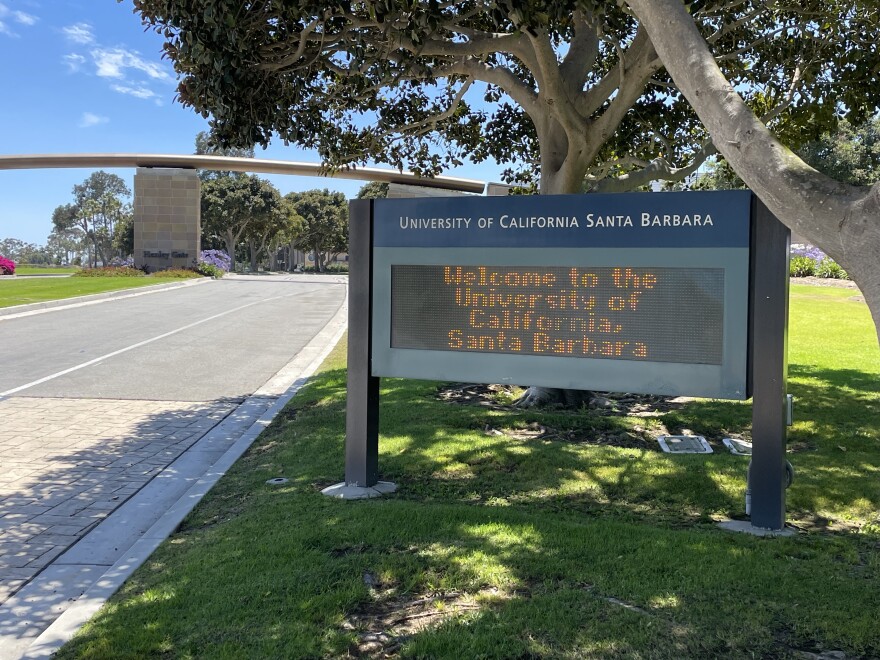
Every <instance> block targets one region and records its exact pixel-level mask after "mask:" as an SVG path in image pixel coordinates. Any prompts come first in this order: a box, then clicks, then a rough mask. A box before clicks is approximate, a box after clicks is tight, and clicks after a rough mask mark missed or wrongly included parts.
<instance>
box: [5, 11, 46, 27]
mask: <svg viewBox="0 0 880 660" xmlns="http://www.w3.org/2000/svg"><path fill="white" fill-rule="evenodd" d="M12 17H13V18H14V19H15V20H16V21H18V22H19V23H21V24H22V25H33V24H34V23H36V22H37V21H38V20H40V19H38V18H37V17H36V16H34V15H33V14H25V13H24V12H23V11H14V12H12Z"/></svg>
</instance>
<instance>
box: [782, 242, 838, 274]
mask: <svg viewBox="0 0 880 660" xmlns="http://www.w3.org/2000/svg"><path fill="white" fill-rule="evenodd" d="M789 273H790V274H791V276H792V277H809V276H811V275H815V276H817V277H825V278H832V279H839V280H848V279H849V275H847V274H846V271H845V270H843V268H841V267H840V266H839V265H838V264H837V262H835V261H834V260H833V259H832V258H831V257H829V256H828V255H827V254H825V253H824V252H822V250H820V249H819V248H817V247H815V246H814V245H802V244H799V243H793V244H792V246H791V260H790V261H789Z"/></svg>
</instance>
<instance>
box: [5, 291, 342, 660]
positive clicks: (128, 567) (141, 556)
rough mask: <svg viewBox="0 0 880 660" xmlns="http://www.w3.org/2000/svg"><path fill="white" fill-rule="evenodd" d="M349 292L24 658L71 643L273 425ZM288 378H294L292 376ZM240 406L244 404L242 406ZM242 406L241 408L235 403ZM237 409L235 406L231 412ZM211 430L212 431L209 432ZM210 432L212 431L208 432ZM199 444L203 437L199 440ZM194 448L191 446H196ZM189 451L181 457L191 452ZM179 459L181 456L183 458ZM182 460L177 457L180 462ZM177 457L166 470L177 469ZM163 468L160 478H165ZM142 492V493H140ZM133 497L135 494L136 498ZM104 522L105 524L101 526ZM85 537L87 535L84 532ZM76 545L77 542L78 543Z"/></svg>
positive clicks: (333, 330)
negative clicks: (235, 428)
mask: <svg viewBox="0 0 880 660" xmlns="http://www.w3.org/2000/svg"><path fill="white" fill-rule="evenodd" d="M347 319H348V294H347V292H346V298H345V301H344V302H343V304H342V305H341V306H340V308H339V309H338V310H337V312H336V314H335V315H334V316H333V318H332V319H331V320H330V321H329V322H328V323H327V324H326V325H325V326H324V328H323V329H322V330H321V331H320V332H319V333H318V334H317V335H315V337H314V338H313V339H312V341H311V342H309V344H308V345H306V346H305V347H304V348H303V349H302V350H301V351H300V352H299V353H298V354H297V355H296V356H294V358H293V359H292V360H291V361H290V362H289V363H288V364H287V365H285V367H283V368H282V369H281V371H279V374H281V373H285V374H289V375H291V376H293V375H294V374H295V375H296V376H297V377H296V380H294V381H293V382H292V383H290V384H289V385H288V387H287V389H286V390H285V391H284V393H283V394H281V396H279V397H278V398H277V399H276V401H275V402H274V403H273V404H272V405H271V406H270V407H269V408H268V409H267V410H266V411H265V412H264V413H263V414H262V415H261V416H260V417H259V419H257V420H256V421H255V422H254V423H253V424H252V425H251V426H250V427H249V428H248V429H247V430H246V431H245V432H244V433H243V434H241V436H240V437H239V438H238V439H237V440H236V441H235V442H234V443H233V445H232V446H231V447H230V448H229V449H227V450H226V452H225V453H224V454H223V455H222V456H221V457H220V458H219V459H218V460H216V461H215V462H214V463H213V464H212V465H211V466H209V467H208V469H207V470H206V471H205V472H204V473H203V474H202V476H201V477H200V478H199V479H198V480H197V481H196V483H195V484H194V485H193V486H191V487H190V488H189V489H188V490H187V491H186V492H185V493H184V494H183V496H181V497H180V498H179V499H177V501H176V502H174V503H173V504H172V505H171V507H170V508H168V509H167V510H166V511H165V512H164V513H163V514H162V515H161V517H160V518H159V519H158V520H157V521H156V522H155V523H154V524H153V525H152V527H150V528H149V529H148V530H147V532H146V533H144V534H143V535H142V536H141V537H140V538H139V539H138V540H137V541H135V543H134V544H133V545H132V546H131V547H130V548H129V549H128V550H127V551H126V552H125V553H123V555H122V556H121V557H120V558H119V559H118V560H117V561H116V562H115V563H114V564H113V566H111V567H110V568H109V569H108V570H106V571H105V572H104V573H103V575H101V576H100V577H99V578H97V579H96V580H94V581H93V582H92V583H91V585H90V586H88V588H87V589H86V590H85V593H83V594H82V596H80V597H79V598H77V599H76V600H75V601H74V602H73V603H71V605H70V606H69V607H67V608H66V609H65V610H64V612H63V613H61V615H60V616H58V618H56V619H55V620H54V621H53V622H52V623H51V624H50V625H49V626H48V627H47V628H46V629H45V630H44V631H43V632H42V633H41V634H40V635H39V636H38V637H37V638H36V639H35V640H34V641H33V642H32V643H31V644H30V646H29V647H28V648H27V650H26V651H25V652H24V654H23V655H21V656H20V657H21V658H27V659H28V660H36V659H48V658H50V657H51V656H52V655H53V654H54V653H55V652H56V651H58V649H59V648H61V646H62V645H63V644H64V643H66V642H67V641H68V640H69V639H70V638H71V637H72V636H73V635H74V634H75V633H76V632H77V630H79V629H80V628H81V627H82V626H83V625H84V624H85V623H86V622H87V621H88V620H89V619H90V618H91V617H92V616H94V615H95V613H96V612H97V611H98V610H99V609H100V608H101V607H102V606H103V605H104V603H105V602H106V601H107V599H108V598H110V596H112V595H113V594H114V593H116V591H117V590H118V589H119V588H120V587H121V586H122V584H123V582H125V580H127V579H128V578H129V577H130V576H131V574H132V573H134V571H135V570H136V569H137V568H138V567H140V566H141V565H142V564H143V563H144V562H145V561H146V560H147V559H148V558H149V556H150V555H151V554H152V553H153V551H154V550H155V549H156V548H157V547H159V545H160V544H161V543H162V541H164V540H165V539H166V538H167V537H168V536H169V535H171V534H172V533H173V532H174V530H175V529H177V527H178V526H179V525H180V523H181V522H182V521H183V519H184V518H185V517H186V516H187V514H189V512H190V511H192V509H193V508H195V506H196V505H197V504H198V503H199V502H200V501H201V499H202V498H203V497H204V496H205V495H206V494H207V493H208V491H210V490H211V488H212V487H213V486H214V484H216V483H217V481H219V479H220V477H222V476H223V475H224V474H225V473H226V471H227V470H229V468H230V467H231V466H232V465H233V464H234V463H235V462H236V461H237V460H238V459H239V458H240V457H241V456H242V454H244V452H245V451H247V449H248V448H249V447H250V446H251V444H252V443H253V442H254V440H256V438H257V436H259V435H260V433H261V432H262V431H263V430H264V429H265V428H266V427H267V426H268V425H269V423H270V422H271V421H272V420H273V419H274V417H275V415H277V414H278V412H279V411H280V410H281V409H282V408H283V407H284V406H285V405H287V403H288V402H289V401H290V400H291V399H292V398H293V397H294V395H295V394H296V393H297V392H298V391H299V390H300V388H302V387H303V385H305V384H306V383H307V382H308V381H309V379H310V377H311V376H312V375H313V374H314V372H315V371H316V370H317V368H318V367H319V366H320V365H321V363H322V362H323V361H324V359H325V358H326V357H327V355H328V354H329V353H330V351H331V350H333V348H334V347H335V346H336V344H337V343H338V342H339V340H340V338H341V337H342V335H343V333H344V332H345V330H346V328H347V327H348V323H347ZM277 376H278V375H277V374H276V376H275V377H273V378H271V379H270V380H269V381H267V383H266V385H264V386H263V387H262V388H260V390H258V391H257V392H255V393H254V394H253V395H251V396H250V397H248V399H247V400H246V401H245V402H244V403H242V404H241V406H246V405H248V403H249V402H251V401H252V400H254V399H262V400H265V399H266V394H264V393H262V392H263V391H264V389H268V390H274V389H275V388H277V387H278V382H277ZM288 382H289V381H288ZM241 406H239V407H241ZM236 410H237V409H236ZM232 415H235V411H233V412H232V413H230V416H232ZM209 435H210V434H209ZM206 437H207V436H206ZM197 444H198V443H197ZM191 450H192V448H191V449H190V450H188V451H191ZM186 453H187V452H185V453H184V455H183V456H182V457H181V458H183V457H184V456H186ZM178 460H180V458H179V459H178ZM176 462H177V461H175V463H176ZM175 463H172V464H171V465H169V466H168V467H167V468H166V469H165V470H164V471H163V472H172V473H173V472H174V470H175ZM161 476H162V474H161V473H160V475H158V476H157V477H156V478H160V477H161ZM135 497H137V496H135ZM133 499H134V498H133ZM99 528H100V525H99V527H98V528H96V530H97V529H99ZM85 538H88V536H87V537H85ZM74 547H75V546H74Z"/></svg>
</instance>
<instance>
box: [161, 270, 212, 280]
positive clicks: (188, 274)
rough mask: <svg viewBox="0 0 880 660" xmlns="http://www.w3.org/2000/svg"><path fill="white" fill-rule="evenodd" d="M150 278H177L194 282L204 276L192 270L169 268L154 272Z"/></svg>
mask: <svg viewBox="0 0 880 660" xmlns="http://www.w3.org/2000/svg"><path fill="white" fill-rule="evenodd" d="M150 277H176V278H177V279H180V280H192V279H195V278H197V277H202V274H201V273H199V272H196V271H194V270H192V269H191V268H169V269H167V270H157V271H154V272H152V273H150Z"/></svg>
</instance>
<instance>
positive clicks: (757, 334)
mask: <svg viewBox="0 0 880 660" xmlns="http://www.w3.org/2000/svg"><path fill="white" fill-rule="evenodd" d="M639 195H644V196H646V197H645V198H646V199H650V198H649V197H647V196H655V195H663V193H639ZM409 201H417V200H409ZM749 206H750V238H749V247H748V253H749V258H748V264H749V274H748V303H747V308H748V319H747V333H748V339H747V342H746V345H747V356H746V366H745V382H746V392H745V393H744V395H746V396H748V395H751V396H752V397H753V420H752V426H753V431H752V436H753V458H752V468H751V484H750V486H751V490H752V511H751V519H752V525H753V526H754V527H758V528H762V529H771V530H778V529H782V528H783V527H784V524H785V443H786V380H787V327H788V248H789V241H790V234H789V231H788V229H787V228H786V227H785V226H784V225H782V224H781V223H780V222H779V221H778V219H776V218H775V217H774V216H773V215H772V214H771V213H770V212H769V210H768V209H767V208H766V207H765V206H764V205H763V204H762V203H761V202H760V200H758V198H757V197H756V196H754V195H752V196H751V199H750V205H749ZM349 209H350V244H351V246H350V252H349V253H350V262H349V264H350V271H349V340H348V341H349V353H348V401H347V408H346V452H345V455H346V459H345V483H346V484H347V485H351V486H357V487H362V488H369V487H372V486H374V485H375V484H376V483H377V482H378V476H379V475H378V473H379V471H378V434H379V383H380V380H379V378H380V377H379V376H377V375H373V374H374V373H375V371H374V369H373V359H374V354H375V350H376V348H377V345H376V344H375V343H374V342H375V340H376V337H375V336H374V330H375V328H374V322H373V319H374V315H375V313H376V300H375V298H374V287H375V276H376V275H375V274H376V269H375V264H376V262H375V258H376V255H375V248H374V238H375V231H376V227H375V223H374V202H373V200H352V201H351V202H350V206H349ZM389 323H390V320H389ZM383 341H384V338H383ZM465 355H471V356H472V355H473V353H465ZM565 359H582V358H565ZM605 362H610V361H605ZM380 371H381V369H380ZM415 377H418V376H415ZM424 377H428V378H432V379H433V378H434V377H433V376H430V375H427V376H424ZM476 382H481V381H476ZM482 382H486V381H482ZM493 382H494V381H493ZM592 389H604V390H606V391H607V390H612V389H614V388H612V387H605V388H598V387H597V388H592ZM739 398H744V396H743V397H739Z"/></svg>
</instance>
